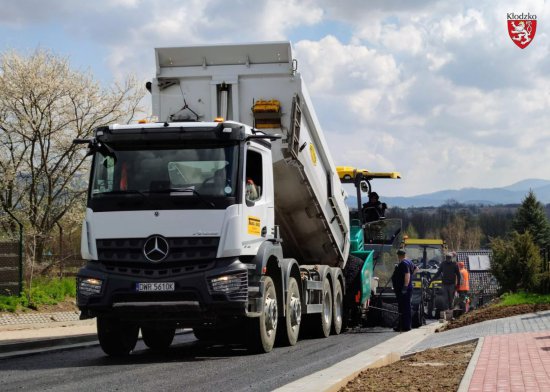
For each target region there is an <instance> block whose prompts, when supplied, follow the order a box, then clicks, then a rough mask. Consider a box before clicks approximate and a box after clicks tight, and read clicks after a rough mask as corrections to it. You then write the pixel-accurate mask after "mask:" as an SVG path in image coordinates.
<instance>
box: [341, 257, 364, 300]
mask: <svg viewBox="0 0 550 392" xmlns="http://www.w3.org/2000/svg"><path fill="white" fill-rule="evenodd" d="M363 264H364V261H363V260H362V259H360V258H359V257H356V256H352V255H349V257H348V261H347V263H346V268H344V278H345V279H346V296H348V297H350V299H353V297H354V296H355V293H356V292H357V291H358V290H360V289H361V268H363Z"/></svg>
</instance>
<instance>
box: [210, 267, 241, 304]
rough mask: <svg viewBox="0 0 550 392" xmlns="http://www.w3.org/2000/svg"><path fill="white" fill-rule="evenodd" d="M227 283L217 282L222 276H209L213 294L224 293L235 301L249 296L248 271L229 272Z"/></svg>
mask: <svg viewBox="0 0 550 392" xmlns="http://www.w3.org/2000/svg"><path fill="white" fill-rule="evenodd" d="M224 277H228V278H230V279H228V280H227V281H226V283H225V284H224V283H223V282H219V283H218V282H216V280H217V279H218V278H220V277H212V278H209V281H208V289H209V291H210V293H211V294H213V295H216V294H220V293H223V294H225V295H227V297H228V298H229V299H230V300H233V301H245V300H246V299H247V298H248V272H247V271H242V272H238V273H235V274H227V275H225V276H224Z"/></svg>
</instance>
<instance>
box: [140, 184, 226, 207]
mask: <svg viewBox="0 0 550 392" xmlns="http://www.w3.org/2000/svg"><path fill="white" fill-rule="evenodd" d="M149 192H150V193H172V192H182V193H186V192H189V193H192V194H193V195H195V196H197V198H198V199H199V200H200V201H202V202H203V203H205V204H208V205H209V206H210V207H212V208H216V205H215V204H214V202H212V201H209V200H206V199H205V198H204V196H202V195H201V194H200V193H199V192H197V191H196V190H195V188H165V189H157V190H154V191H149Z"/></svg>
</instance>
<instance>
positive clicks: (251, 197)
mask: <svg viewBox="0 0 550 392" xmlns="http://www.w3.org/2000/svg"><path fill="white" fill-rule="evenodd" d="M262 179H263V173H262V154H260V153H258V152H256V151H252V150H248V154H247V159H246V175H245V198H246V200H247V201H249V202H255V201H256V200H259V199H260V198H261V197H262Z"/></svg>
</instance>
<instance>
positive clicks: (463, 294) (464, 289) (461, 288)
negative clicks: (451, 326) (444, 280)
mask: <svg viewBox="0 0 550 392" xmlns="http://www.w3.org/2000/svg"><path fill="white" fill-rule="evenodd" d="M458 270H459V271H460V278H461V279H460V283H459V284H458V285H457V286H456V291H457V292H458V298H459V304H460V309H462V311H464V312H467V311H468V303H467V301H468V292H469V291H470V274H469V272H468V270H467V269H466V268H465V267H464V262H463V261H459V262H458Z"/></svg>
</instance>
